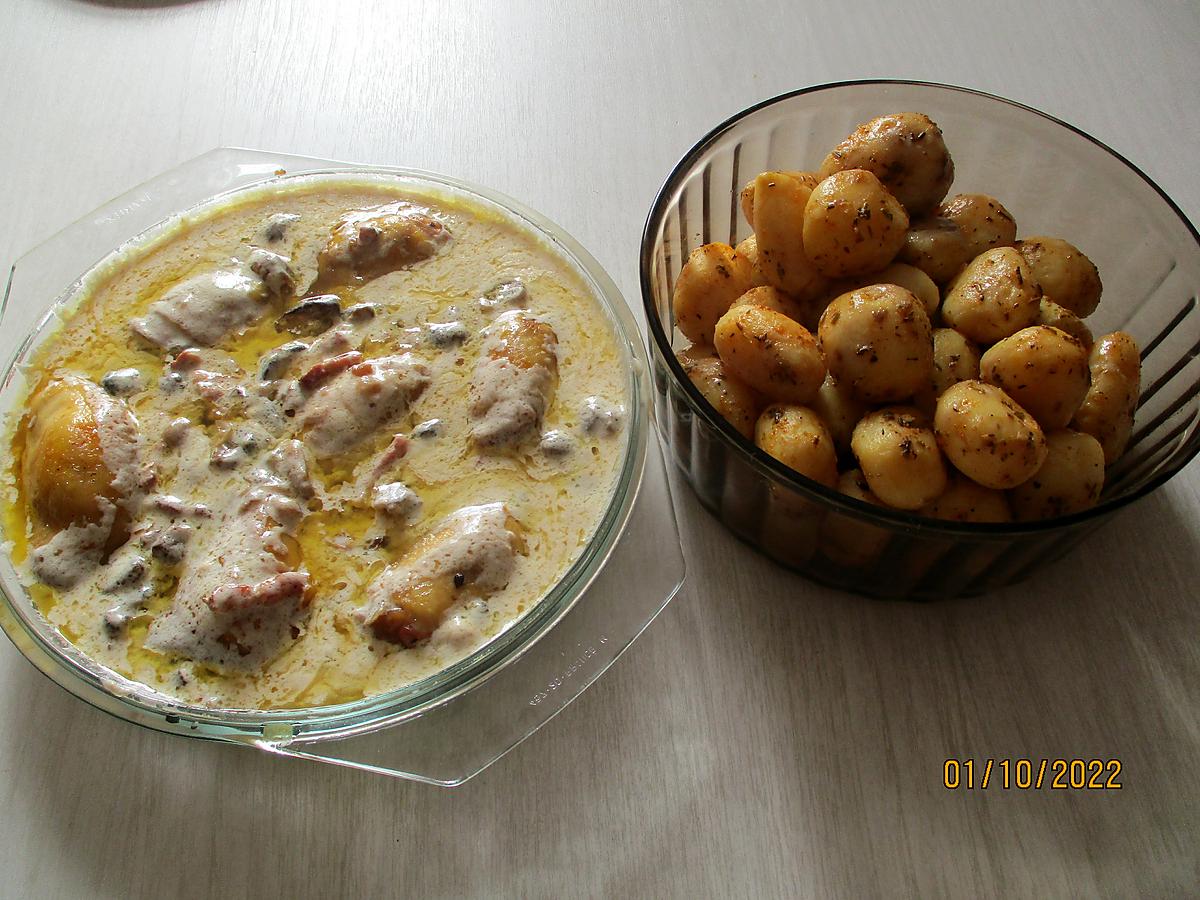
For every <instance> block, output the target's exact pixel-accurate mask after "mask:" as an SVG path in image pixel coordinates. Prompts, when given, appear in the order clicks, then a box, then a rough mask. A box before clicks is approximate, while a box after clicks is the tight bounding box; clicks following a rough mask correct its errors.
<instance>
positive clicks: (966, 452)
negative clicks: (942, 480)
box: [933, 381, 1046, 490]
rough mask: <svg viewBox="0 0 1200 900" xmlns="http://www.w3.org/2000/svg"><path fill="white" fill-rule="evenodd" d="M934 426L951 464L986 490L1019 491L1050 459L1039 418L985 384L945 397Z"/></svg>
mask: <svg viewBox="0 0 1200 900" xmlns="http://www.w3.org/2000/svg"><path fill="white" fill-rule="evenodd" d="M933 426H934V430H935V431H936V433H937V439H938V445H939V446H940V447H941V448H942V452H943V453H944V454H945V455H946V459H947V460H948V461H949V462H950V463H951V465H953V466H954V467H955V468H956V469H958V471H960V472H962V473H963V474H964V475H966V476H967V477H968V478H971V479H972V480H974V481H977V482H978V483H979V484H982V485H983V486H984V487H990V488H995V489H997V490H1003V489H1005V488H1010V487H1016V486H1017V485H1018V484H1021V483H1023V482H1025V481H1026V480H1027V479H1029V478H1030V477H1031V476H1032V475H1033V473H1034V472H1036V471H1037V470H1038V469H1039V468H1040V467H1041V465H1042V463H1043V462H1044V461H1045V459H1046V438H1045V436H1044V435H1043V433H1042V429H1041V428H1040V427H1039V426H1038V423H1037V420H1036V419H1034V418H1033V416H1031V415H1030V414H1029V413H1027V412H1026V411H1025V410H1023V409H1021V407H1020V406H1018V405H1017V404H1016V403H1015V402H1014V401H1013V400H1012V398H1011V397H1009V396H1008V395H1007V394H1006V393H1004V391H1002V390H1000V388H998V387H996V386H995V385H991V384H985V383H984V382H982V381H960V382H959V383H958V384H956V385H953V386H952V387H950V388H949V389H948V390H947V391H946V393H944V394H942V396H940V397H939V398H938V402H937V412H936V413H935V414H934V418H933Z"/></svg>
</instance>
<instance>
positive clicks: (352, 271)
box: [307, 200, 450, 296]
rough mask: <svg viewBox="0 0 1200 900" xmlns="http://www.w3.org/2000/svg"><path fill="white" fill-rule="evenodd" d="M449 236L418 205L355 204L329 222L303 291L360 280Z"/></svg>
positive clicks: (400, 264)
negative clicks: (357, 206)
mask: <svg viewBox="0 0 1200 900" xmlns="http://www.w3.org/2000/svg"><path fill="white" fill-rule="evenodd" d="M449 240H450V230H449V229H448V228H447V227H446V226H445V225H443V224H442V223H441V222H440V221H438V220H437V219H436V218H434V217H433V216H432V215H431V214H430V211H429V210H428V209H427V208H425V207H423V206H416V205H414V204H412V203H408V202H406V201H403V200H400V201H397V202H395V203H388V204H385V205H383V206H377V207H375V208H373V209H363V210H357V211H355V212H352V213H350V214H348V215H347V216H346V217H345V218H343V219H342V220H341V221H340V222H339V223H338V224H337V225H335V226H334V229H333V234H332V235H331V236H330V238H329V243H327V244H326V245H325V248H324V249H323V250H322V251H321V252H320V254H319V255H318V256H317V278H316V280H315V281H314V282H313V283H312V285H311V286H310V287H309V289H308V292H307V293H308V294H309V295H310V296H311V295H313V294H320V293H324V292H327V291H329V290H330V289H332V288H336V287H341V286H345V285H350V284H364V283H366V282H368V281H371V280H373V279H375V278H378V277H379V276H380V275H386V274H387V273H388V272H394V271H396V270H397V269H402V268H404V267H405V266H411V265H412V264H413V263H416V262H420V261H421V260H423V259H428V258H429V257H431V256H433V255H434V254H435V253H437V252H438V251H439V250H441V249H442V247H444V246H445V245H446V243H447V242H448V241H449Z"/></svg>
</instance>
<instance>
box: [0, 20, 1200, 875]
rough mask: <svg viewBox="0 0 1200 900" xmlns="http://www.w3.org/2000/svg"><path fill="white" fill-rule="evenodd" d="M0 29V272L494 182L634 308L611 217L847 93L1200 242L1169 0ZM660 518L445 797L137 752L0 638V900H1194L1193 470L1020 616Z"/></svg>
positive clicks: (688, 506) (992, 603)
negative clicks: (783, 109) (1181, 217)
mask: <svg viewBox="0 0 1200 900" xmlns="http://www.w3.org/2000/svg"><path fill="white" fill-rule="evenodd" d="M5 7H6V8H5V9H4V11H3V16H2V18H3V21H4V27H3V28H0V109H3V110H4V113H5V122H4V126H3V129H2V131H0V171H3V172H4V182H5V183H4V188H3V197H4V208H5V212H6V215H5V217H4V221H3V223H2V224H0V260H11V259H13V258H14V257H15V256H16V255H18V254H19V253H21V252H23V251H24V250H26V249H28V248H29V247H31V246H32V245H33V244H34V243H36V242H37V241H38V240H40V239H42V238H44V237H46V236H48V235H49V234H51V233H53V232H54V231H56V230H57V229H58V228H60V227H61V226H62V225H64V224H65V223H67V222H69V221H71V220H73V219H75V218H76V217H78V216H79V215H82V214H83V213H85V212H87V211H88V210H90V209H91V208H93V207H94V206H96V205H97V204H99V203H101V202H103V201H105V200H107V199H108V198H109V197H111V196H113V195H115V194H117V193H119V192H120V191H122V190H124V189H126V188H128V187H130V186H132V185H134V184H136V183H137V182H139V181H141V180H143V179H144V178H146V177H147V176H149V175H151V174H154V173H157V172H159V171H162V170H164V169H167V168H169V167H171V166H173V165H176V164H177V163H179V162H181V161H183V160H185V159H188V158H190V157H192V156H194V155H196V154H198V153H201V152H203V151H205V150H207V149H210V148H212V147H215V146H218V145H241V146H250V147H263V148H270V149H278V150H288V151H294V152H298V153H308V154H312V155H317V156H327V157H334V158H346V159H351V160H356V161H364V162H378V163H390V164H399V165H411V166H418V167H426V168H431V169H436V170H440V171H444V172H448V173H453V174H457V175H460V176H463V177H465V178H468V179H472V180H476V181H480V182H482V183H485V184H488V185H491V186H493V187H495V188H496V189H498V190H501V191H504V192H506V193H509V194H512V195H514V196H516V197H519V198H521V199H522V200H524V201H526V202H527V203H529V204H530V205H532V206H533V207H535V208H538V209H540V210H542V211H543V212H545V213H546V214H547V215H549V216H550V217H551V218H552V219H555V220H557V221H558V222H560V223H561V224H562V225H563V226H565V227H566V228H567V229H568V230H569V231H570V232H572V233H573V234H574V235H575V236H576V237H578V238H579V239H580V240H581V241H582V243H583V244H584V245H585V246H587V247H588V248H589V249H590V250H592V252H593V253H594V254H595V255H596V256H597V257H598V258H599V260H600V261H601V263H602V264H603V265H604V266H605V267H606V268H607V269H608V270H609V272H610V273H611V274H612V275H613V277H614V278H615V280H616V281H617V282H618V284H619V285H620V286H621V287H622V289H623V290H624V291H625V292H626V296H627V297H628V298H629V299H630V300H631V301H632V302H635V303H636V301H637V297H638V293H637V262H636V251H637V244H638V238H639V236H640V232H641V228H642V223H643V221H644V217H645V213H646V210H647V209H648V207H649V204H650V202H651V200H652V198H653V196H654V194H655V192H656V190H657V189H658V187H659V185H660V183H661V182H662V180H663V178H664V177H665V175H666V173H667V171H668V170H669V168H670V167H671V165H672V164H673V163H674V162H675V161H676V159H677V158H678V157H679V156H680V155H681V154H682V153H683V152H684V151H685V150H686V149H687V148H688V147H689V146H690V145H691V143H692V142H693V141H694V140H695V139H696V138H697V137H699V136H700V135H701V134H703V133H704V132H705V131H706V130H707V129H709V128H710V127H711V126H712V125H714V124H715V123H716V122H718V121H720V120H721V119H722V118H724V117H725V116H727V115H730V114H732V113H734V112H736V111H737V110H738V109H740V108H742V107H743V106H745V105H747V104H749V103H751V102H754V101H757V100H759V99H762V98H765V97H767V96H770V95H772V94H774V93H778V92H780V91H783V90H787V89H790V88H794V87H798V86H802V85H805V84H810V83H817V82H823V81H831V80H837V79H842V78H857V77H866V76H873V75H874V76H907V77H914V78H924V79H931V80H939V81H948V82H952V83H960V84H967V85H972V86H976V87H979V88H982V89H984V90H989V91H994V92H997V93H1000V94H1003V95H1006V96H1009V97H1012V98H1014V99H1017V100H1020V101H1023V102H1026V103H1029V104H1031V105H1033V106H1036V107H1039V108H1042V109H1045V110H1046V111H1048V112H1050V113H1052V114H1055V115H1058V116H1060V117H1063V118H1065V119H1068V120H1069V121H1071V122H1073V123H1074V124H1076V125H1078V126H1080V127H1082V128H1084V129H1085V130H1087V131H1089V132H1091V133H1092V134H1094V135H1096V136H1097V137H1099V138H1101V139H1102V140H1105V141H1107V142H1108V143H1110V144H1111V145H1112V146H1114V147H1116V148H1117V149H1118V150H1120V151H1121V152H1122V153H1124V154H1125V155H1126V156H1128V157H1129V158H1131V159H1133V160H1136V161H1137V162H1138V163H1139V164H1140V165H1141V166H1142V167H1143V168H1144V169H1145V170H1146V171H1147V172H1148V173H1149V174H1150V175H1151V176H1152V177H1154V178H1155V179H1156V180H1157V181H1158V182H1159V183H1160V184H1161V185H1162V186H1163V187H1164V188H1165V189H1166V190H1167V191H1168V193H1170V194H1171V195H1172V196H1173V197H1174V198H1175V200H1176V201H1177V202H1178V203H1179V204H1180V206H1181V207H1182V208H1183V209H1184V210H1185V212H1187V213H1188V214H1189V215H1190V216H1191V218H1192V219H1193V220H1196V219H1197V218H1200V181H1198V180H1197V179H1196V177H1195V167H1194V159H1195V152H1194V148H1195V147H1196V146H1197V145H1200V116H1198V114H1197V111H1196V106H1195V96H1196V94H1197V89H1198V88H1200V77H1198V76H1200V70H1198V69H1197V67H1196V63H1195V47H1196V46H1197V44H1198V42H1200V11H1198V10H1197V7H1196V6H1195V4H1193V3H1188V2H1157V3H1150V2H1143V3H1138V4H1132V3H1121V2H1115V0H1114V2H1106V3H1095V4H1093V3H1082V2H1079V0H1073V2H1059V3H1040V2H1037V0H1024V2H1018V3H1012V4H1007V5H1004V4H1002V5H994V4H992V5H988V6H987V7H986V12H982V11H978V10H980V9H981V8H980V7H977V6H976V5H974V4H968V3H952V2H944V3H943V2H938V3H933V2H918V0H910V2H908V3H905V4H888V3H885V2H883V0H863V2H862V3H860V4H859V5H858V6H856V7H852V6H847V5H846V4H829V5H827V6H823V5H821V4H817V3H811V4H804V5H792V4H784V3H767V2H746V3H742V4H739V5H738V6H737V7H736V8H735V7H719V6H717V5H713V4H709V5H706V6H703V7H696V8H693V6H692V4H687V3H683V2H673V3H665V2H664V3H660V4H634V3H603V4H584V3H578V4H572V3H560V4H535V3H511V4H465V3H464V4H458V3H422V4H418V3H398V2H397V3H392V2H377V3H367V2H355V0H342V2H339V3H336V4H331V3H322V2H317V0H309V2H298V0H196V2H192V3H181V4H170V3H161V4H151V5H146V6H138V5H136V4H133V3H120V2H119V3H112V2H110V3H100V2H96V3H91V2H80V0H24V2H19V3H9V4H5ZM1101 196H1102V195H1101ZM677 500H678V506H679V513H680V517H681V520H682V523H683V532H684V535H683V537H684V543H685V550H686V552H687V555H688V560H689V565H690V572H689V580H688V584H687V586H686V587H685V590H684V593H683V594H682V595H681V596H680V597H679V598H677V600H676V601H675V602H674V603H673V604H672V606H671V607H670V608H668V610H667V611H666V612H665V613H664V614H663V615H662V616H661V617H660V619H659V620H658V621H657V622H656V623H655V625H654V626H653V627H652V628H651V629H650V631H649V632H648V633H647V634H646V635H645V636H644V637H643V638H642V639H641V640H640V641H639V643H638V644H637V645H636V646H635V647H634V648H633V649H632V650H631V651H630V652H629V653H628V654H627V655H626V656H625V657H624V658H623V659H622V660H621V661H620V662H619V663H618V664H617V666H616V667H615V668H614V669H613V670H612V671H611V672H610V673H609V674H608V675H606V676H605V677H604V678H603V679H601V680H600V682H599V683H598V684H597V685H595V686H594V687H593V688H592V689H591V690H589V691H588V692H587V693H586V694H585V695H584V696H583V697H582V698H581V699H580V700H579V701H578V702H577V703H575V704H574V705H573V706H572V707H571V708H569V709H568V710H567V711H566V712H564V713H563V714H562V715H561V716H560V717H559V718H557V719H556V720H555V721H554V722H553V723H551V724H550V725H549V726H548V727H547V728H545V729H544V730H543V731H541V732H539V733H538V734H537V735H535V736H534V737H533V738H532V739H530V740H529V741H527V742H526V743H524V744H523V745H522V746H520V747H519V748H518V749H517V750H515V751H514V752H513V753H511V754H510V755H509V756H508V757H506V758H505V759H504V760H502V761H501V762H500V763H499V764H497V765H496V766H494V767H493V768H492V769H490V770H488V771H487V772H486V773H484V774H483V775H482V776H480V777H479V778H477V779H476V780H474V781H473V782H470V783H468V784H467V785H466V786H464V787H462V788H460V789H456V790H453V791H445V790H440V789H436V788H430V787H423V786H419V785H413V784H408V783H404V782H399V781H392V780H387V779H383V778H379V777H373V776H368V775H364V774H359V773H355V772H352V771H346V770H339V769H335V768H332V767H326V766H320V765H317V764H309V763H302V762H290V761H281V760H276V759H270V758H268V757H266V756H263V755H259V754H255V753H251V752H247V751H244V750H238V749H235V748H229V747H225V746H218V745H214V744H205V743H200V742H195V741H185V740H180V739H175V738H170V737H167V736H164V735H160V734H156V733H152V732H149V731H144V730H140V729H137V728H135V727H133V726H130V725H128V724H125V723H123V722H119V721H116V720H113V719H110V718H108V717H106V716H104V715H103V714H101V713H99V712H96V711H94V710H92V709H90V708H88V707H85V706H84V705H83V704H81V703H79V702H77V701H75V700H74V699H72V698H71V697H69V696H67V695H66V694H65V693H64V692H63V691H62V690H60V689H59V688H57V687H56V686H54V685H53V684H51V683H50V682H48V681H47V680H45V679H44V678H42V677H41V676H40V675H38V674H37V673H36V672H35V671H34V670H33V668H32V667H31V666H30V665H28V664H27V663H26V662H25V661H24V660H22V659H21V658H20V656H19V655H18V654H17V652H16V651H15V650H13V648H12V647H11V646H10V645H8V644H7V642H4V643H2V644H0V722H2V723H3V726H2V727H0V775H2V778H0V872H3V873H4V874H3V877H2V878H0V895H3V896H12V897H27V896H38V897H41V896H45V897H56V896H63V897H73V896H101V897H139V896H203V895H206V894H213V895H222V896H258V895H276V894H278V895H294V896H306V895H312V896H385V895H389V894H414V895H422V896H431V897H450V896H463V895H471V896H496V895H512V896H553V897H567V896H604V895H610V896H623V895H631V896H680V897H692V896H701V895H736V896H743V895H745V896H749V895H761V896H769V895H791V896H837V895H840V896H851V897H867V896H905V895H908V896H922V897H933V896H1040V897H1047V896H1068V895H1069V896H1093V895H1098V896H1111V897H1127V896H1135V895H1140V896H1154V897H1169V896H1186V895H1189V894H1194V891H1195V890H1196V886H1197V885H1198V884H1200V859H1198V851H1197V848H1198V847H1200V782H1198V780H1197V778H1196V764H1197V761H1198V760H1200V646H1198V644H1197V635H1198V634H1200V607H1198V606H1197V603H1196V601H1195V597H1196V587H1195V586H1196V585H1197V584H1198V583H1200V527H1198V525H1197V522H1198V521H1200V519H1198V510H1200V470H1198V469H1197V468H1196V467H1195V466H1192V467H1191V468H1190V469H1189V470H1187V471H1186V472H1185V473H1184V474H1183V475H1181V476H1180V477H1178V478H1176V479H1175V480H1174V481H1173V482H1172V483H1171V484H1170V485H1169V486H1168V487H1167V488H1166V489H1164V490H1162V491H1159V492H1158V493H1157V494H1156V495H1154V496H1153V497H1152V498H1150V499H1148V500H1146V501H1144V502H1142V503H1140V504H1138V505H1137V506H1135V507H1134V508H1133V509H1131V510H1129V511H1127V512H1125V513H1123V514H1122V515H1121V516H1119V517H1118V518H1117V520H1116V521H1115V522H1113V523H1112V524H1111V525H1110V526H1109V527H1108V528H1106V529H1105V530H1104V531H1103V532H1102V533H1101V534H1100V535H1098V536H1097V537H1096V538H1095V539H1093V540H1092V541H1091V543H1090V544H1088V545H1087V546H1086V547H1084V548H1082V549H1080V550H1079V551H1077V552H1075V553H1074V554H1072V555H1071V556H1070V557H1069V558H1068V559H1066V560H1064V561H1062V562H1061V563H1059V564H1057V565H1055V566H1054V567H1052V568H1051V569H1049V570H1048V571H1046V573H1045V574H1044V576H1042V577H1041V578H1039V579H1038V580H1037V581H1036V582H1035V583H1034V584H1030V585H1024V586H1020V587H1016V588H1013V589H1010V590H1007V591H1003V592H1000V593H997V594H995V595H993V596H990V597H988V598H987V599H985V600H971V601H963V602H958V603H947V604H939V605H910V604H883V603H877V602H871V601H867V600H863V599H859V598H856V597H853V596H848V595H844V594H839V593H836V592H833V591H829V590H824V589H821V588H817V587H814V586H813V585H811V584H809V583H807V582H805V581H803V580H801V579H799V578H797V577H795V576H792V575H789V574H787V573H784V572H781V571H779V570H778V569H776V568H774V567H773V566H772V565H770V564H769V563H767V562H765V561H764V560H762V559H760V558H758V557H757V556H755V555H754V554H753V553H752V552H750V551H749V550H748V549H746V548H745V547H744V546H742V545H741V544H739V543H738V542H737V541H736V540H735V539H733V538H732V537H730V536H729V535H728V534H727V533H725V532H724V531H723V530H722V529H721V528H719V527H718V526H717V525H716V524H715V523H714V522H713V521H712V520H711V519H710V517H709V516H708V515H707V514H706V513H705V512H704V511H703V510H702V509H700V508H699V506H698V505H697V503H696V502H695V501H694V500H692V499H691V497H690V496H688V495H686V494H685V493H683V492H679V493H678V495H677ZM948 756H954V757H976V758H978V757H989V756H990V757H1033V758H1040V757H1043V756H1049V757H1059V756H1062V757H1077V756H1085V757H1104V758H1107V757H1119V758H1120V759H1121V760H1122V761H1123V762H1124V765H1125V770H1124V783H1125V789H1124V790H1122V791H1120V792H1115V793H1099V792H1092V793H1089V792H1053V793H1052V792H1050V791H1041V792H1018V791H1012V792H1007V793H1006V792H1003V791H998V790H994V789H993V790H989V791H987V792H979V791H976V792H964V791H957V792H948V791H946V790H944V789H943V788H942V786H941V779H942V762H943V760H944V759H945V758H946V757H948Z"/></svg>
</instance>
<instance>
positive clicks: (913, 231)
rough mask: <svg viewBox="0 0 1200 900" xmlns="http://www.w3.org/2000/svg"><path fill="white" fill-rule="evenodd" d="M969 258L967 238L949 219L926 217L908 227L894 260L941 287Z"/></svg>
mask: <svg viewBox="0 0 1200 900" xmlns="http://www.w3.org/2000/svg"><path fill="white" fill-rule="evenodd" d="M973 255H974V254H972V253H971V245H970V244H969V243H968V242H967V236H966V235H965V234H963V232H962V229H961V228H959V227H958V225H956V224H955V223H954V222H952V221H950V220H949V219H944V218H940V217H938V216H930V217H928V218H924V219H918V220H916V221H914V222H912V223H910V224H909V226H908V233H907V234H906V235H905V236H904V246H903V247H901V248H900V253H899V254H897V259H899V260H900V262H904V263H908V264H909V265H910V266H916V267H917V268H918V269H920V270H921V271H922V272H924V273H925V274H926V275H928V276H929V277H930V278H931V279H932V280H933V281H935V282H936V283H938V284H945V283H946V282H947V281H949V280H950V279H951V278H953V277H954V276H955V275H957V274H958V272H959V270H960V269H961V268H962V267H963V266H965V265H966V264H967V263H968V262H970V260H971V257H972V256H973Z"/></svg>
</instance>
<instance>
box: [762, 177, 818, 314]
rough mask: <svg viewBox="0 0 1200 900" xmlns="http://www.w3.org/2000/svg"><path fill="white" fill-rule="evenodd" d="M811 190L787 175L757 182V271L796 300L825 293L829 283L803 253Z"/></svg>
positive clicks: (801, 180)
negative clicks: (805, 211) (806, 213)
mask: <svg viewBox="0 0 1200 900" xmlns="http://www.w3.org/2000/svg"><path fill="white" fill-rule="evenodd" d="M811 195H812V188H811V187H809V186H808V184H807V179H800V178H796V177H794V176H793V175H791V174H789V173H787V172H763V173H762V174H761V175H759V176H758V177H757V178H755V179H754V234H755V237H756V238H757V239H758V267H759V269H760V270H761V271H762V275H763V278H764V279H766V281H767V283H768V284H771V285H774V286H775V287H777V288H779V289H780V290H781V291H783V292H784V293H787V294H791V295H792V296H793V297H795V298H796V299H797V300H811V299H814V298H816V297H818V296H820V295H821V294H823V293H824V292H825V289H826V284H827V282H826V280H825V278H824V277H823V276H822V275H821V273H820V272H819V271H818V270H817V267H816V266H815V265H814V264H813V261H812V260H811V259H809V257H808V256H807V255H806V253H805V249H804V209H805V205H806V204H807V203H808V198H809V197H810V196H811Z"/></svg>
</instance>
